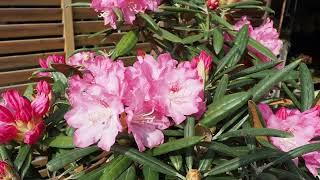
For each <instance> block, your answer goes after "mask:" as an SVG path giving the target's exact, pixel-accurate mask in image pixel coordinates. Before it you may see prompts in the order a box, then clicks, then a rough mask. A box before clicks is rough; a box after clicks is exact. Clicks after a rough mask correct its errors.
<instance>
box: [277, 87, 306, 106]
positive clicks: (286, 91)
mask: <svg viewBox="0 0 320 180" xmlns="http://www.w3.org/2000/svg"><path fill="white" fill-rule="evenodd" d="M281 87H282V88H283V90H284V92H285V93H286V94H287V95H288V96H289V98H290V99H291V101H292V102H293V104H294V105H295V106H296V107H297V108H298V109H300V110H301V104H300V102H299V101H298V99H297V98H296V96H295V95H294V94H293V93H292V92H291V91H290V90H289V88H288V86H287V85H286V84H285V83H282V84H281Z"/></svg>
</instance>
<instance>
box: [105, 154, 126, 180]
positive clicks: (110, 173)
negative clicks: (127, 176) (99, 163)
mask: <svg viewBox="0 0 320 180" xmlns="http://www.w3.org/2000/svg"><path fill="white" fill-rule="evenodd" d="M131 164H132V161H131V160H130V159H129V158H128V157H126V156H124V155H119V156H117V157H116V158H114V159H112V160H111V162H110V163H109V164H108V165H107V166H106V167H105V168H104V171H103V174H102V176H101V177H100V180H109V179H117V178H118V177H119V176H120V175H121V174H122V173H123V172H125V171H126V170H127V169H128V168H129V167H130V166H131Z"/></svg>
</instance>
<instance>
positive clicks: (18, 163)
mask: <svg viewBox="0 0 320 180" xmlns="http://www.w3.org/2000/svg"><path fill="white" fill-rule="evenodd" d="M30 149H31V148H30V146H29V145H21V146H20V148H19V152H18V156H17V158H16V159H15V160H14V165H15V167H16V168H17V170H20V168H21V167H22V165H23V163H24V162H25V160H26V158H27V157H28V155H29V154H30Z"/></svg>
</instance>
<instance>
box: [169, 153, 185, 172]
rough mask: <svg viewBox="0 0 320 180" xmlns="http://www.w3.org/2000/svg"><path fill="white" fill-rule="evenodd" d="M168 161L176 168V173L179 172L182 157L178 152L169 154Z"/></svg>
mask: <svg viewBox="0 0 320 180" xmlns="http://www.w3.org/2000/svg"><path fill="white" fill-rule="evenodd" d="M169 159H170V161H171V163H172V165H173V166H174V168H176V170H177V171H180V169H181V168H182V161H183V160H182V155H181V154H180V153H179V152H173V153H170V155H169Z"/></svg>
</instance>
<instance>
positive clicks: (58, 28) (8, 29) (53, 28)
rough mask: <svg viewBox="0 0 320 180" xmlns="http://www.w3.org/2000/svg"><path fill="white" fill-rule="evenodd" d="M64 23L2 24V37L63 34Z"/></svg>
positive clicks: (0, 35)
mask: <svg viewBox="0 0 320 180" xmlns="http://www.w3.org/2000/svg"><path fill="white" fill-rule="evenodd" d="M62 29H63V25H62V23H47V24H8V25H0V38H23V37H40V36H62V34H63V32H62Z"/></svg>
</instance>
